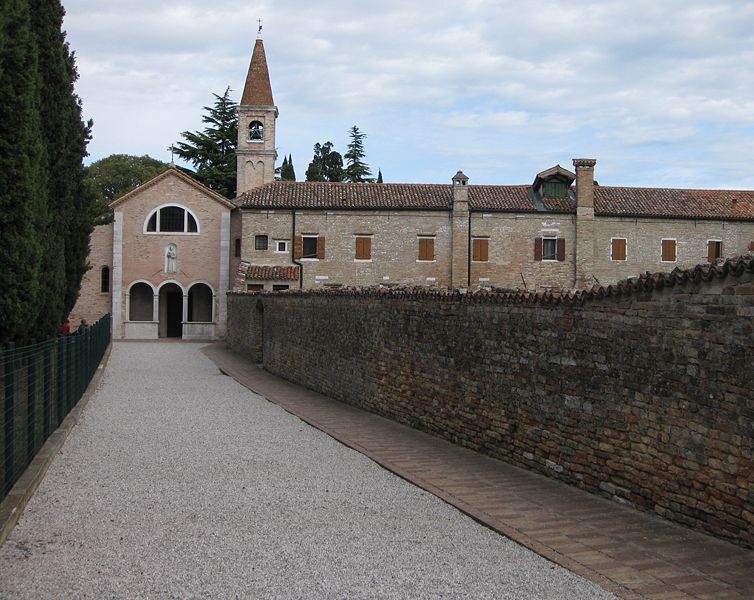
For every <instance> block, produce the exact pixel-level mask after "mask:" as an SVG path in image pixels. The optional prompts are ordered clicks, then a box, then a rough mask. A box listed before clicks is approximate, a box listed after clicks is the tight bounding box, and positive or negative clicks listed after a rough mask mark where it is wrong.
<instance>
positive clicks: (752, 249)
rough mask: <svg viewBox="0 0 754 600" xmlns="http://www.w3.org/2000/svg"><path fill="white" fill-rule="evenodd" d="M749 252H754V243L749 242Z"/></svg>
mask: <svg viewBox="0 0 754 600" xmlns="http://www.w3.org/2000/svg"><path fill="white" fill-rule="evenodd" d="M749 250H750V251H751V252H754V242H749Z"/></svg>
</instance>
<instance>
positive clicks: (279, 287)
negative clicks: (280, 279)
mask: <svg viewBox="0 0 754 600" xmlns="http://www.w3.org/2000/svg"><path fill="white" fill-rule="evenodd" d="M289 288H290V286H289V285H285V284H283V283H276V284H273V286H272V291H273V292H284V291H285V290H287V289H289Z"/></svg>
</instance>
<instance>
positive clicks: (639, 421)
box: [228, 259, 754, 546]
mask: <svg viewBox="0 0 754 600" xmlns="http://www.w3.org/2000/svg"><path fill="white" fill-rule="evenodd" d="M753 272H754V261H752V260H751V259H747V260H745V261H744V260H742V261H739V262H737V263H733V262H729V263H726V266H725V267H721V268H719V269H718V268H716V269H712V270H709V269H701V268H698V269H696V270H694V271H687V272H684V273H676V274H674V275H670V276H653V277H645V278H642V279H640V280H639V281H636V282H631V283H625V284H622V285H621V286H620V287H617V288H608V289H605V288H601V289H600V290H598V291H596V292H594V293H582V292H579V293H578V294H577V295H576V296H575V297H573V298H571V297H566V298H563V297H558V296H556V295H550V294H544V295H542V294H540V295H537V296H533V295H520V294H519V295H491V294H487V295H480V294H475V295H459V294H445V295H443V294H438V293H434V294H433V293H429V292H426V291H425V292H421V291H411V292H409V291H392V292H388V291H379V290H372V291H337V292H336V291H320V292H314V291H309V292H289V293H282V294H261V295H246V294H231V295H230V297H229V312H230V322H229V323H230V325H229V335H228V341H229V343H230V345H231V346H232V347H234V348H236V349H239V350H241V351H246V352H254V353H256V352H257V351H258V348H259V346H260V344H261V346H263V362H264V366H265V368H267V369H268V370H270V371H271V372H273V373H276V374H278V375H281V376H283V377H285V378H286V379H289V380H292V381H295V382H298V383H301V384H303V385H305V386H307V387H310V388H312V389H314V390H317V391H318V392H321V393H324V394H327V395H329V396H332V397H334V398H337V399H339V400H342V401H345V402H349V403H352V404H354V405H357V406H360V407H363V408H365V409H367V410H370V411H373V412H376V413H379V414H381V415H384V416H386V417H389V418H392V419H395V420H397V421H399V422H402V423H406V424H408V425H410V426H412V427H416V428H418V429H422V430H424V431H427V432H430V433H432V434H435V435H438V436H441V437H444V438H446V439H449V440H451V441H453V442H455V443H458V444H461V445H464V446H467V447H469V448H473V449H475V450H478V451H481V452H484V453H487V454H489V455H491V456H494V457H497V458H501V459H504V460H506V461H509V462H512V463H514V464H517V465H520V466H523V467H527V468H530V469H533V470H536V471H539V472H541V473H545V474H547V475H550V476H552V477H555V478H557V479H560V480H563V481H566V482H569V483H571V484H573V485H576V486H578V487H580V488H583V489H585V490H588V491H590V492H594V493H598V494H601V495H604V496H608V497H612V498H614V499H616V500H618V501H621V502H626V503H630V504H632V505H635V506H637V507H640V508H642V509H646V510H649V511H655V512H656V513H658V514H660V515H662V516H664V517H667V518H669V519H672V520H675V521H678V522H681V523H685V524H687V525H690V526H693V527H697V528H699V529H702V530H705V531H708V532H712V533H714V534H717V535H720V536H722V537H725V538H728V539H731V540H733V541H736V542H737V543H740V544H743V545H748V546H752V545H754V477H753V476H752V473H753V472H754V459H753V458H752V457H753V456H754V426H753V425H752V417H753V416H754V400H753V399H754V383H753V380H752V377H751V373H752V367H754V282H753V281H752V273H753ZM603 296H604V297H603ZM260 330H261V331H262V336H261V337H262V339H260V335H259V332H260Z"/></svg>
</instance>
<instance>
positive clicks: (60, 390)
mask: <svg viewBox="0 0 754 600" xmlns="http://www.w3.org/2000/svg"><path fill="white" fill-rule="evenodd" d="M65 340H66V338H64V337H59V338H58V341H57V345H56V347H55V351H56V353H57V354H56V356H55V362H56V363H57V369H58V373H57V380H58V385H57V390H56V392H57V393H56V394H55V427H59V426H60V424H61V423H62V422H63V407H64V406H65V405H66V400H65V390H66V377H65V343H66V342H65Z"/></svg>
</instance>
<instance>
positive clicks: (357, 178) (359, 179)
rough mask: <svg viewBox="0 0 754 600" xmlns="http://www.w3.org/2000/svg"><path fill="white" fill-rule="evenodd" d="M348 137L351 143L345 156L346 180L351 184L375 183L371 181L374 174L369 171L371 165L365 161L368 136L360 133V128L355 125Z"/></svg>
mask: <svg viewBox="0 0 754 600" xmlns="http://www.w3.org/2000/svg"><path fill="white" fill-rule="evenodd" d="M348 135H349V136H350V137H351V141H350V142H349V143H348V152H346V153H345V155H344V156H345V159H346V168H345V179H344V180H345V181H350V182H351V183H365V182H370V181H374V180H373V179H371V176H372V173H371V171H370V170H369V165H368V164H366V163H365V162H364V160H363V159H364V157H365V156H366V154H365V152H364V138H365V137H367V134H366V133H362V132H361V131H359V128H358V127H356V125H354V126H353V127H351V129H350V130H349V131H348Z"/></svg>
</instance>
